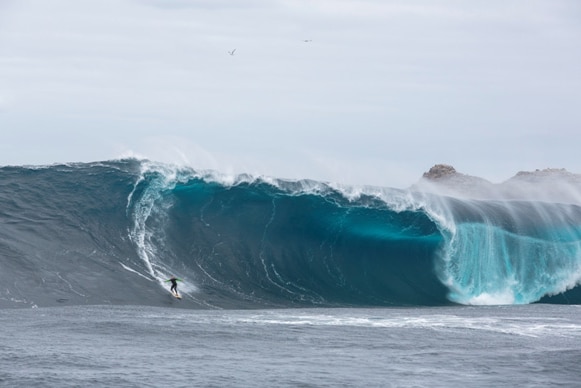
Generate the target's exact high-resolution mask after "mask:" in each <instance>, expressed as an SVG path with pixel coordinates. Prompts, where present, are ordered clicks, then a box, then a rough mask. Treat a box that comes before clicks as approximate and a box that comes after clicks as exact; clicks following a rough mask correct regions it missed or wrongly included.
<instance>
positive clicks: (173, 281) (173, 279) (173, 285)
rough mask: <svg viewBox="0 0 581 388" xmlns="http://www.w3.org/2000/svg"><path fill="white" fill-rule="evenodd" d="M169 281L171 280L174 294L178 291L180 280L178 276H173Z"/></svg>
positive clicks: (171, 289)
mask: <svg viewBox="0 0 581 388" xmlns="http://www.w3.org/2000/svg"><path fill="white" fill-rule="evenodd" d="M169 281H170V282H171V288H170V289H169V290H170V291H171V292H173V293H174V294H177V293H178V280H177V279H176V278H171V279H169Z"/></svg>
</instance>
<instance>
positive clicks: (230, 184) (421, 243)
mask: <svg viewBox="0 0 581 388" xmlns="http://www.w3.org/2000/svg"><path fill="white" fill-rule="evenodd" d="M0 177H1V180H0V188H1V191H0V220H1V221H2V223H1V226H0V265H1V266H2V271H1V273H0V281H2V284H3V285H5V286H4V287H3V288H4V290H1V291H0V302H1V303H0V305H3V306H19V305H32V306H44V305H53V304H59V303H69V304H102V303H108V304H148V305H165V304H168V303H175V301H174V300H173V299H172V298H171V296H169V294H168V292H167V288H168V287H167V283H165V279H167V278H169V277H170V276H172V275H174V276H177V277H179V278H181V279H183V282H182V283H180V291H181V292H182V294H183V296H184V299H183V300H182V302H183V303H182V302H180V303H182V305H183V306H185V307H212V308H258V307H292V306H404V305H405V306H410V305H411V306H414V305H415V306H428V305H429V306H434V305H446V304H454V303H457V304H507V303H508V304H524V303H534V302H538V301H541V302H546V303H579V302H581V293H580V292H579V288H580V287H577V285H578V284H579V283H580V281H581V249H580V248H581V246H580V241H581V240H580V235H581V208H580V207H579V206H578V205H577V204H574V203H559V202H555V203H553V202H547V201H544V200H543V201H536V200H515V199H511V200H500V199H471V198H459V197H452V196H449V195H439V194H436V193H429V192H426V191H422V190H414V189H408V190H399V189H391V188H379V187H352V186H341V185H336V184H330V183H324V182H317V181H311V180H299V181H289V180H283V179H275V178H270V177H256V176H251V175H244V174H242V175H235V176H228V175H225V174H220V173H218V172H214V171H200V170H195V169H192V168H187V167H178V166H172V165H166V164H161V163H154V162H151V161H147V160H136V159H126V160H117V161H106V162H99V163H79V164H69V165H53V166H44V167H3V168H1V169H0Z"/></svg>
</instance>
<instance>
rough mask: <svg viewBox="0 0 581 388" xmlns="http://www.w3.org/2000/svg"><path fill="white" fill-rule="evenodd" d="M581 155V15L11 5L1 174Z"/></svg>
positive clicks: (165, 1) (525, 166)
mask: <svg viewBox="0 0 581 388" xmlns="http://www.w3.org/2000/svg"><path fill="white" fill-rule="evenodd" d="M305 40H308V42H305ZM233 49H236V51H235V52H234V55H230V54H229V53H228V51H231V50H233ZM580 148H581V1H578V0H545V1H535V0H518V1H511V0H471V1H464V0H457V1H454V0H441V1H440V0H426V1H414V0H401V1H390V0H0V165H22V164H52V163H55V162H86V161H97V160H107V159H115V158H118V157H121V156H127V155H136V156H143V157H147V158H150V159H153V160H158V161H162V162H176V163H185V164H189V165H191V166H193V167H194V168H211V169H216V170H219V171H222V172H249V173H254V174H264V175H269V176H275V177H281V178H292V179H299V178H311V179H318V180H324V181H333V182H339V183H346V184H356V185H360V184H369V185H379V186H388V187H399V188H404V187H407V186H409V185H411V184H413V183H415V182H416V181H417V180H418V179H419V177H420V176H421V174H422V173H423V172H425V171H427V170H428V169H429V168H430V167H431V166H432V165H434V164H436V163H447V164H451V165H453V166H454V167H456V169H457V170H458V171H460V172H463V173H466V174H470V175H476V176H480V177H483V178H486V179H488V180H490V181H493V182H500V181H503V180H505V179H508V178H509V177H511V176H513V175H514V174H515V173H516V172H517V171H519V170H534V169H537V168H546V167H555V168H566V169H567V170H569V171H571V172H581V150H580Z"/></svg>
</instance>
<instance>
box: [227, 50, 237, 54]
mask: <svg viewBox="0 0 581 388" xmlns="http://www.w3.org/2000/svg"><path fill="white" fill-rule="evenodd" d="M234 51H236V49H234V50H232V51H228V54H230V55H234Z"/></svg>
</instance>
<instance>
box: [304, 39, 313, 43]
mask: <svg viewBox="0 0 581 388" xmlns="http://www.w3.org/2000/svg"><path fill="white" fill-rule="evenodd" d="M312 41H313V40H312V39H305V40H303V42H305V43H309V42H312Z"/></svg>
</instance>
